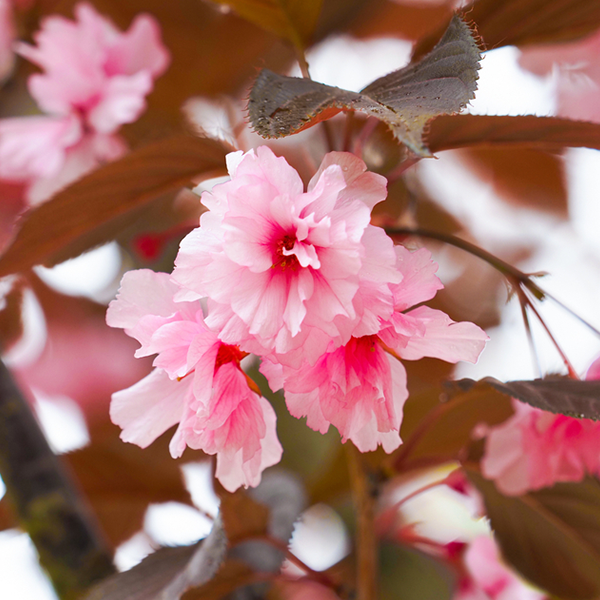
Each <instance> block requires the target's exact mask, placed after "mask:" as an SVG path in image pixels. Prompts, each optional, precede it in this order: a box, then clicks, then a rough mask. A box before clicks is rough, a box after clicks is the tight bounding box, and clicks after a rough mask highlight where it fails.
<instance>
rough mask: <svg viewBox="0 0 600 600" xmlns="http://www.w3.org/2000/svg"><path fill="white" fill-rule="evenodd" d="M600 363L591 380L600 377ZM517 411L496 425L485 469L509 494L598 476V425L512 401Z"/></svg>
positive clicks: (488, 443) (594, 367)
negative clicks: (599, 369)
mask: <svg viewBox="0 0 600 600" xmlns="http://www.w3.org/2000/svg"><path fill="white" fill-rule="evenodd" d="M598 375H599V373H598V361H596V362H595V363H594V364H593V365H592V366H591V367H590V370H589V371H588V379H597V378H598ZM513 405H514V407H515V413H514V415H513V416H512V417H511V418H510V419H508V420H507V421H505V422H504V423H502V424H500V425H498V426H497V427H492V428H491V430H490V432H489V433H488V436H487V439H486V445H485V455H484V457H483V460H482V462H481V467H482V472H483V474H484V475H485V477H487V478H488V479H493V480H494V481H495V483H496V486H497V487H498V489H499V490H500V491H501V492H502V493H503V494H505V495H507V496H518V495H521V494H525V493H526V492H527V491H529V490H539V489H541V488H544V487H550V486H552V485H554V484H555V483H557V482H561V481H562V482H565V481H581V480H582V479H583V478H584V477H585V476H586V475H595V476H600V423H599V422H597V421H592V420H591V419H577V418H574V417H568V416H566V415H560V414H558V415H557V414H554V413H550V412H547V411H543V410H540V409H538V408H533V407H532V406H529V405H528V404H524V403H522V402H519V401H517V400H513Z"/></svg>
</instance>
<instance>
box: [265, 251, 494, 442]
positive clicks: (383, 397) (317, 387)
mask: <svg viewBox="0 0 600 600" xmlns="http://www.w3.org/2000/svg"><path fill="white" fill-rule="evenodd" d="M396 257H397V263H396V266H397V268H398V272H399V273H400V274H401V275H402V280H401V281H400V283H397V284H390V285H389V287H390V289H391V290H392V292H393V298H394V309H395V310H394V313H393V314H392V315H390V318H389V319H388V320H387V321H383V320H380V323H379V329H380V330H379V332H378V333H376V334H373V335H364V336H361V337H357V336H353V337H351V339H350V340H349V342H348V343H346V344H345V345H344V346H341V347H338V348H335V349H333V350H331V351H330V352H328V353H325V354H323V355H322V356H321V357H320V358H319V359H318V360H317V362H316V363H315V364H314V365H313V366H311V365H307V364H305V365H303V366H301V367H300V368H294V367H293V366H290V365H285V364H283V365H281V364H277V363H276V362H274V361H273V360H265V361H263V365H262V367H261V369H262V371H263V373H264V374H265V375H266V376H267V379H268V380H269V383H270V385H271V387H272V388H273V389H279V388H283V389H284V392H285V398H286V403H287V406H288V409H289V411H290V413H291V414H292V415H294V416H295V417H306V418H307V421H306V423H307V425H308V426H309V427H311V428H313V429H315V430H317V431H320V432H321V433H325V432H326V431H327V430H328V428H329V425H330V424H332V425H334V426H335V427H336V428H337V429H338V431H339V432H340V434H341V436H342V440H343V441H344V442H345V441H346V440H348V439H351V440H352V441H353V443H354V444H355V445H356V447H357V448H358V449H359V450H361V451H363V452H366V451H369V450H375V449H376V447H377V445H378V444H381V446H382V447H383V449H384V450H385V451H386V452H391V451H393V450H394V449H395V448H397V447H398V446H399V445H400V443H401V439H400V434H399V430H400V424H401V421H402V408H403V405H404V402H405V401H406V399H407V397H408V390H407V387H406V371H405V369H404V366H403V365H402V363H401V362H400V361H399V360H398V357H401V358H403V359H408V360H417V359H420V358H423V357H424V356H430V357H436V358H441V359H443V360H446V361H449V362H457V361H458V360H468V361H472V362H474V361H476V360H477V358H478V356H479V354H480V353H481V351H482V350H483V346H484V344H485V341H486V340H487V336H486V334H485V333H484V332H483V331H482V330H481V329H479V327H477V326H476V325H474V324H473V323H455V322H454V321H452V320H451V319H450V318H449V317H448V316H447V315H446V314H445V313H443V312H441V311H436V310H433V309H431V308H428V307H425V306H421V307H418V308H415V309H413V310H408V311H407V309H408V308H410V306H412V305H413V304H414V303H419V302H422V301H425V300H429V299H431V298H432V297H433V296H434V295H435V293H436V291H437V290H438V289H440V288H441V287H442V285H441V283H440V281H439V280H438V279H437V277H436V276H435V271H436V270H437V265H435V263H434V262H433V261H432V260H431V255H430V254H429V252H428V251H427V250H425V249H421V250H419V251H417V252H409V251H408V250H407V249H406V248H403V247H397V248H396Z"/></svg>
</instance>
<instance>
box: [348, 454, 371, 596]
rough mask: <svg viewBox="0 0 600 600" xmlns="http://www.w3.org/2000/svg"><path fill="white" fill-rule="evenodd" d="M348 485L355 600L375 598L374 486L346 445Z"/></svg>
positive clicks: (360, 460)
mask: <svg viewBox="0 0 600 600" xmlns="http://www.w3.org/2000/svg"><path fill="white" fill-rule="evenodd" d="M346 450H347V453H346V456H347V459H348V470H349V472H350V485H351V487H352V495H353V497H354V507H355V511H356V521H357V527H356V542H355V547H356V556H357V563H358V569H357V586H356V598H357V600H377V598H378V597H379V596H378V575H379V568H378V563H379V548H378V544H377V536H376V533H375V500H376V489H375V487H374V485H373V481H372V480H371V478H370V474H369V472H368V470H367V468H366V465H365V461H364V459H363V457H362V455H361V454H360V452H359V451H358V450H357V449H356V447H355V446H354V445H353V444H351V443H348V444H347V445H346Z"/></svg>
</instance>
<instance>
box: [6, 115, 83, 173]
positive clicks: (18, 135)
mask: <svg viewBox="0 0 600 600" xmlns="http://www.w3.org/2000/svg"><path fill="white" fill-rule="evenodd" d="M82 136H83V131H82V127H81V122H80V120H79V119H78V118H77V117H75V116H72V117H65V118H54V117H16V118H12V119H2V120H0V177H1V178H2V179H8V180H12V181H31V180H34V179H36V178H41V177H53V176H56V175H57V173H59V172H60V170H61V169H62V168H63V167H64V164H65V161H66V153H67V149H68V148H69V147H71V146H74V145H75V144H77V142H78V141H79V140H81V138H82Z"/></svg>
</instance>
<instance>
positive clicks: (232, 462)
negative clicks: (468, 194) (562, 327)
mask: <svg viewBox="0 0 600 600" xmlns="http://www.w3.org/2000/svg"><path fill="white" fill-rule="evenodd" d="M227 166H228V169H229V174H230V180H229V181H227V182H226V183H223V184H220V185H216V186H215V187H214V188H213V189H212V191H208V192H204V193H203V194H202V203H203V204H204V206H205V207H206V208H207V209H208V211H207V212H205V213H204V214H203V215H202V217H201V219H200V227H198V228H196V229H195V230H193V231H192V232H191V233H190V234H189V235H188V236H187V237H186V238H184V240H183V241H182V243H181V247H180V251H179V254H178V257H177V259H176V262H175V265H176V266H175V269H174V272H173V274H172V276H171V277H170V276H169V275H167V274H163V273H154V272H152V271H146V270H141V271H134V272H130V273H127V274H126V275H125V277H124V278H123V282H122V286H121V290H120V292H119V295H118V297H117V299H116V300H115V301H113V302H112V303H111V305H110V307H109V310H108V313H107V322H108V324H109V325H111V326H113V327H122V328H123V329H124V330H125V332H126V333H127V334H128V335H130V336H132V337H134V338H136V339H137V340H138V341H139V342H140V344H141V347H140V349H139V350H138V352H137V355H138V356H147V355H151V354H156V355H157V356H156V358H155V360H154V366H155V370H154V371H153V373H151V374H150V375H149V376H148V377H146V378H145V379H144V380H142V381H140V382H139V383H137V384H136V385H134V386H132V387H131V388H129V389H127V390H123V391H121V392H118V393H116V394H114V395H113V399H112V407H111V416H112V419H113V421H114V422H115V423H116V424H118V425H120V426H121V427H122V428H123V433H122V437H123V439H124V440H126V441H130V442H133V443H136V444H139V445H141V446H146V445H148V444H149V443H151V442H152V441H153V440H154V439H155V438H156V437H158V436H159V435H160V434H162V433H163V432H164V431H166V430H167V429H168V428H169V427H171V426H172V425H175V424H177V423H178V424H179V427H178V429H177V432H176V433H175V436H174V438H173V439H172V441H171V453H172V454H173V456H180V455H181V453H182V452H183V450H184V448H185V446H186V445H188V446H190V447H192V448H199V449H202V450H204V451H205V452H207V453H209V454H216V455H217V470H216V476H217V477H218V479H219V480H220V481H221V483H222V484H223V485H224V486H225V487H226V488H227V489H229V490H234V489H236V488H237V487H239V486H241V485H245V486H249V485H250V486H254V485H257V484H258V482H259V480H260V474H261V472H262V470H263V469H264V468H266V467H267V466H270V465H272V464H274V463H276V462H278V461H279V458H280V456H281V446H280V445H279V442H278V441H277V437H276V434H275V414H274V411H273V409H272V407H271V406H270V404H269V403H268V402H267V401H266V400H265V399H264V398H262V397H261V396H260V394H259V390H258V387H257V386H256V384H255V383H254V382H253V381H252V380H250V379H249V378H248V376H247V375H246V374H245V373H244V371H243V369H242V367H241V364H240V361H241V360H242V359H243V358H244V357H245V356H246V355H247V354H248V353H253V354H255V355H257V356H259V357H260V358H261V359H262V367H261V368H262V370H263V372H264V374H265V375H266V376H267V379H268V380H269V383H270V385H271V387H272V388H273V389H274V390H276V389H279V388H283V390H284V394H285V398H286V402H287V405H288V408H289V410H290V412H291V413H292V415H294V416H296V417H303V416H306V417H307V424H308V426H309V427H311V428H313V429H316V430H318V431H321V432H323V433H324V432H325V431H327V429H328V428H329V425H330V424H333V425H334V426H335V427H337V428H338V430H339V432H340V434H341V435H342V439H343V440H344V441H346V440H348V439H350V440H352V441H353V442H354V444H355V445H356V446H357V447H358V448H359V450H361V451H367V450H374V449H375V448H376V447H377V446H378V445H379V444H381V445H382V446H383V448H384V450H385V451H386V452H391V451H392V450H393V449H395V448H397V447H398V446H399V445H400V443H401V440H400V434H399V429H400V424H401V420H402V407H403V404H404V402H405V400H406V398H407V397H408V391H407V388H406V373H405V370H404V367H403V366H402V363H401V362H400V360H399V359H401V358H402V359H408V360H416V359H419V358H422V357H424V356H433V357H437V358H441V359H443V360H446V361H450V362H456V361H458V360H468V361H472V362H474V361H476V360H477V357H478V356H479V353H480V352H481V350H482V349H483V346H484V344H485V341H486V340H487V336H486V335H485V333H484V332H483V331H482V330H481V329H479V327H477V326H476V325H474V324H472V323H454V322H453V321H452V320H450V319H449V318H448V316H447V315H446V314H445V313H442V312H441V311H437V310H433V309H430V308H428V307H425V306H419V307H417V308H412V307H413V306H414V305H415V304H420V303H422V302H424V301H427V300H430V299H431V298H433V296H434V295H435V293H436V292H437V290H439V289H440V288H441V287H442V285H441V283H440V281H439V279H438V278H437V277H436V275H435V271H436V269H437V266H436V265H435V263H433V262H432V260H431V256H430V254H429V252H428V251H427V250H425V249H421V250H418V251H416V252H410V251H408V250H407V249H406V248H404V247H401V246H398V247H394V245H393V242H392V240H391V239H390V238H389V237H388V236H387V235H386V234H385V232H384V231H383V230H382V229H380V228H378V227H374V226H373V225H371V224H370V213H371V209H372V208H373V206H374V205H375V204H376V203H377V202H379V201H381V200H383V199H384V198H385V197H386V180H385V179H384V178H383V177H381V176H379V175H376V174H374V173H370V172H368V171H366V166H365V164H364V163H363V161H362V160H360V159H359V158H357V157H355V156H354V155H352V154H349V153H343V152H331V153H329V154H327V155H326V156H325V158H324V160H323V162H322V164H321V166H320V168H319V169H318V171H317V173H316V174H315V175H314V177H313V178H312V179H311V181H310V183H309V184H308V189H307V191H306V192H305V191H304V187H303V184H302V181H301V179H300V176H299V175H298V173H297V172H296V171H295V169H293V168H292V167H291V166H290V165H289V164H288V163H287V162H286V161H285V159H284V158H281V157H277V156H275V154H274V153H273V152H272V151H271V150H270V149H269V148H268V147H266V146H263V147H259V148H257V149H256V150H251V151H249V152H247V153H245V154H244V153H242V152H234V153H231V154H229V155H228V157H227Z"/></svg>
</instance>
